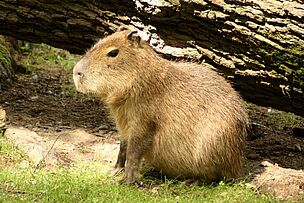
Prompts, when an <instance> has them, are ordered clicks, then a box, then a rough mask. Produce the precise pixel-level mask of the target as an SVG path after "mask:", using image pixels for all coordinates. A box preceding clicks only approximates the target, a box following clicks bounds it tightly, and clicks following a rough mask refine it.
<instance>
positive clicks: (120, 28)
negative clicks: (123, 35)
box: [116, 25, 130, 32]
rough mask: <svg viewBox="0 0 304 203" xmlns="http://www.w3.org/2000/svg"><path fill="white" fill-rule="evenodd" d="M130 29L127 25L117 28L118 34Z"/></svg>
mask: <svg viewBox="0 0 304 203" xmlns="http://www.w3.org/2000/svg"><path fill="white" fill-rule="evenodd" d="M129 29H130V28H128V27H127V26H125V25H121V26H119V27H118V28H117V30H116V32H121V31H125V30H129Z"/></svg>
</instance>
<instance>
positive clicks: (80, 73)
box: [74, 71, 83, 78]
mask: <svg viewBox="0 0 304 203" xmlns="http://www.w3.org/2000/svg"><path fill="white" fill-rule="evenodd" d="M74 75H75V76H77V77H79V78H82V77H83V73H82V72H80V71H76V72H75V73H74Z"/></svg>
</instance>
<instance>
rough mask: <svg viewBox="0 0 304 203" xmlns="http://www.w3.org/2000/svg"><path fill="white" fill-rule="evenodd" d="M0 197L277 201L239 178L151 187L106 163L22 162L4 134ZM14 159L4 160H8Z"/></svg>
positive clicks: (11, 199)
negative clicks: (123, 181) (124, 181)
mask: <svg viewBox="0 0 304 203" xmlns="http://www.w3.org/2000/svg"><path fill="white" fill-rule="evenodd" d="M0 144H1V148H0V156H1V157H2V159H1V160H2V161H1V162H2V164H1V165H0V166H2V167H0V202H276V200H274V199H272V198H270V197H269V196H265V195H257V194H255V192H254V191H253V190H251V189H248V188H246V187H245V186H244V184H242V183H241V182H239V183H234V184H232V183H230V184H226V183H223V182H221V183H219V184H216V185H213V186H211V185H205V186H187V185H185V183H183V182H180V181H176V180H175V181H173V180H155V179H151V178H150V179H149V178H148V177H147V178H143V182H144V183H145V187H135V186H132V185H131V186H130V185H120V184H118V179H119V178H120V177H112V176H109V175H107V174H105V173H102V172H101V168H102V167H104V166H103V165H102V164H101V163H90V164H88V163H86V164H78V165H74V166H72V167H70V168H65V167H57V168H54V169H45V168H42V169H39V170H35V169H34V168H33V167H31V166H29V167H26V168H22V167H19V166H18V163H20V162H21V161H22V160H25V159H26V157H25V156H24V155H23V153H22V152H20V151H19V150H18V149H16V148H15V147H13V146H12V145H11V144H10V142H9V141H7V140H5V139H4V138H3V137H0ZM8 162H10V164H9V165H3V163H8Z"/></svg>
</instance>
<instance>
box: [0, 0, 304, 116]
mask: <svg viewBox="0 0 304 203" xmlns="http://www.w3.org/2000/svg"><path fill="white" fill-rule="evenodd" d="M123 24H126V25H132V26H133V27H135V28H137V29H139V30H141V31H143V33H145V34H144V36H145V37H146V38H147V40H149V42H150V44H151V45H152V46H153V47H154V48H155V50H156V51H157V52H158V53H160V54H162V55H163V56H164V57H166V58H168V59H177V60H190V61H196V62H203V61H205V62H207V63H209V64H211V65H213V66H214V67H215V68H216V69H217V71H218V72H220V73H223V74H224V75H225V76H226V77H227V78H228V79H229V80H231V81H232V82H233V84H234V85H235V87H236V89H237V90H239V91H240V93H241V95H242V96H243V97H244V98H245V99H246V100H248V101H250V102H253V103H256V104H259V105H263V106H271V107H274V108H277V109H280V110H285V111H290V112H293V113H296V114H298V115H301V116H304V94H303V92H304V4H303V1H302V0H233V1H232V0H205V1H204V0H153V1H148V0H134V1H131V0H129V1H127V0H125V1H117V0H114V1H101V0H100V1H94V0H79V1H76V0H69V1H67V0H60V1H59V0H52V1H47V0H4V1H1V2H0V33H1V34H4V35H9V36H13V37H16V38H18V39H22V40H26V41H31V42H44V43H47V44H50V45H53V46H55V47H59V48H64V49H67V50H69V51H71V52H72V53H78V54H81V53H83V52H84V51H85V50H86V49H87V48H89V47H90V46H91V45H92V44H93V43H94V41H96V40H97V39H98V38H101V37H103V36H105V35H108V34H110V33H112V32H113V31H114V30H115V29H116V27H118V26H119V25H123Z"/></svg>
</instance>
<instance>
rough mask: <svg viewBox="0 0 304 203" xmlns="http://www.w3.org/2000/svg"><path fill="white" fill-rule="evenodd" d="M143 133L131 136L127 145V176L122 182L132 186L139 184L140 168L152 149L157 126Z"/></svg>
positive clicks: (145, 129)
mask: <svg viewBox="0 0 304 203" xmlns="http://www.w3.org/2000/svg"><path fill="white" fill-rule="evenodd" d="M141 130H142V132H138V131H137V133H136V134H131V135H130V136H129V139H128V144H127V160H126V165H125V175H124V177H123V179H122V181H121V182H124V183H127V184H132V183H135V182H137V183H138V182H139V179H140V173H139V171H140V166H141V160H142V158H143V155H144V153H145V152H147V151H148V150H151V148H152V139H153V135H154V132H155V125H154V124H149V125H148V126H147V127H146V128H144V130H143V129H141Z"/></svg>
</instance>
